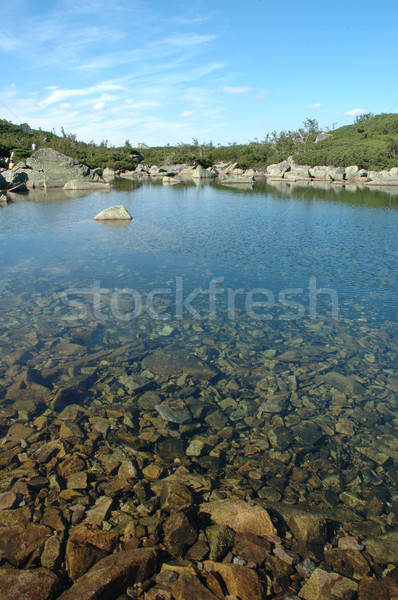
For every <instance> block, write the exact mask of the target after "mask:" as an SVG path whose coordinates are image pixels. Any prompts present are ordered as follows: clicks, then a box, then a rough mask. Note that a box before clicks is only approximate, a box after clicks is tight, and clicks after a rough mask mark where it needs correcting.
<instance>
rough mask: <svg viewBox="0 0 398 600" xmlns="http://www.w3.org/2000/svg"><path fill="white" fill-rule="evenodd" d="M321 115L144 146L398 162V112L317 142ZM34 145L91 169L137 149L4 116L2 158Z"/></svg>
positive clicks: (23, 154) (363, 119)
mask: <svg viewBox="0 0 398 600" xmlns="http://www.w3.org/2000/svg"><path fill="white" fill-rule="evenodd" d="M320 131H321V130H320V128H319V125H318V123H317V121H316V120H315V119H306V121H305V122H304V123H303V126H302V127H301V128H299V129H298V130H296V131H281V132H279V133H277V132H275V131H274V132H272V133H268V134H267V135H266V136H265V137H264V139H262V140H261V141H258V140H257V139H256V140H255V141H253V142H249V143H248V144H236V143H234V142H233V143H230V144H228V145H227V146H221V145H217V146H216V145H214V144H213V142H208V143H202V144H200V143H199V142H198V140H192V143H190V144H186V143H181V144H177V145H176V146H170V145H167V146H159V147H151V148H148V149H146V150H141V151H140V152H141V154H142V157H143V159H144V162H145V163H146V164H156V165H162V164H165V163H171V164H173V163H180V164H181V163H189V164H194V163H195V162H199V163H201V164H202V165H203V166H205V167H207V166H211V165H214V164H217V163H219V162H231V161H232V162H238V163H239V164H240V165H241V166H243V167H257V168H264V167H266V166H267V165H269V164H272V163H277V162H281V161H282V160H285V159H286V158H287V157H288V156H293V157H294V159H295V161H296V163H298V164H308V165H311V166H315V165H333V166H341V167H346V166H348V165H358V166H359V167H360V168H364V169H368V170H376V171H380V170H382V169H390V168H391V167H396V166H398V114H395V113H394V114H381V115H377V116H373V115H370V114H368V115H362V116H360V117H358V118H357V119H356V120H355V123H354V124H353V125H347V126H345V127H340V128H339V129H336V130H334V131H329V133H330V134H331V137H329V138H327V139H325V140H323V141H321V142H318V143H316V144H315V139H316V137H317V135H318V133H319V132H320ZM32 143H35V144H36V146H37V149H39V148H43V147H51V148H54V149H55V150H58V151H59V152H63V153H64V154H67V155H68V156H71V157H72V158H75V159H76V160H78V161H80V162H82V163H84V164H87V165H88V166H89V167H90V168H95V167H112V168H114V169H122V170H123V169H129V170H131V169H134V168H135V166H136V165H137V162H138V161H137V158H136V156H137V154H138V153H137V151H136V150H135V149H134V148H132V146H131V145H130V143H129V141H128V140H127V141H126V142H125V144H124V146H122V147H119V148H115V147H113V146H109V145H108V143H107V142H106V141H103V142H101V144H95V143H94V142H90V143H86V142H79V141H78V140H77V139H76V136H75V135H74V134H66V133H65V132H64V131H63V130H62V134H61V135H56V133H55V132H54V131H52V132H51V131H42V130H41V129H39V130H37V129H36V130H35V129H31V128H30V127H29V125H27V124H26V123H25V124H22V125H14V124H12V123H10V122H8V121H6V120H0V156H9V155H10V153H11V152H12V151H14V162H17V161H18V160H21V159H24V158H27V157H28V156H29V155H30V154H31V153H32Z"/></svg>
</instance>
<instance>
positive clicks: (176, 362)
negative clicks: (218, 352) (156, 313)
mask: <svg viewBox="0 0 398 600" xmlns="http://www.w3.org/2000/svg"><path fill="white" fill-rule="evenodd" d="M142 365H143V367H144V369H148V370H149V371H151V372H152V373H155V374H156V375H165V376H170V375H179V374H181V373H186V374H187V375H191V376H192V377H198V378H199V379H205V380H208V379H212V378H213V377H215V376H216V375H217V372H216V371H215V369H213V368H212V367H209V366H208V365H206V364H205V363H204V362H202V361H201V360H200V359H199V358H197V357H196V356H195V355H194V354H189V353H187V351H186V350H181V349H180V348H177V347H169V348H167V350H155V351H154V352H152V354H149V355H148V356H146V357H145V358H144V360H143V361H142Z"/></svg>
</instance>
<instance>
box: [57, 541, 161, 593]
mask: <svg viewBox="0 0 398 600" xmlns="http://www.w3.org/2000/svg"><path fill="white" fill-rule="evenodd" d="M155 567H156V551H155V550H154V549H153V548H142V549H141V548H140V549H138V550H124V551H122V552H117V553H116V554H111V555H110V556H107V557H106V558H103V559H102V560H100V561H99V562H98V563H96V564H95V565H94V566H93V567H92V568H91V569H90V571H88V572H87V573H85V574H84V575H82V576H81V577H80V578H79V579H78V580H77V581H76V583H75V584H74V585H72V587H71V588H69V590H67V591H66V592H64V593H63V594H61V596H59V598H58V600H76V599H77V598H81V599H83V598H90V600H103V599H104V598H116V597H117V596H118V595H120V594H122V593H123V592H124V590H125V589H126V587H127V586H128V585H132V584H134V583H136V582H139V581H144V580H145V579H147V578H148V577H150V576H151V575H152V574H153V573H154V571H155Z"/></svg>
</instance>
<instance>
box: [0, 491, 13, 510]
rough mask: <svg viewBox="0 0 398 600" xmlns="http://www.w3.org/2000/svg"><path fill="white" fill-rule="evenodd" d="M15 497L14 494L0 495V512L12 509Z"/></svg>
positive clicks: (5, 493)
mask: <svg viewBox="0 0 398 600" xmlns="http://www.w3.org/2000/svg"><path fill="white" fill-rule="evenodd" d="M16 499H17V497H16V495H15V494H14V492H4V493H3V494H0V510H4V509H7V508H12V507H13V506H14V504H15V502H16Z"/></svg>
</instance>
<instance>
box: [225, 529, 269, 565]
mask: <svg viewBox="0 0 398 600" xmlns="http://www.w3.org/2000/svg"><path fill="white" fill-rule="evenodd" d="M233 552H234V554H236V556H238V557H239V558H243V559H244V560H245V561H246V562H247V563H255V564H256V565H257V566H258V567H259V566H261V565H262V564H263V562H264V561H265V559H266V558H267V557H268V556H269V555H270V553H271V544H270V543H269V542H268V541H266V540H263V539H262V538H259V537H257V536H256V535H253V534H251V533H237V534H236V536H235V544H234V548H233Z"/></svg>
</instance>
